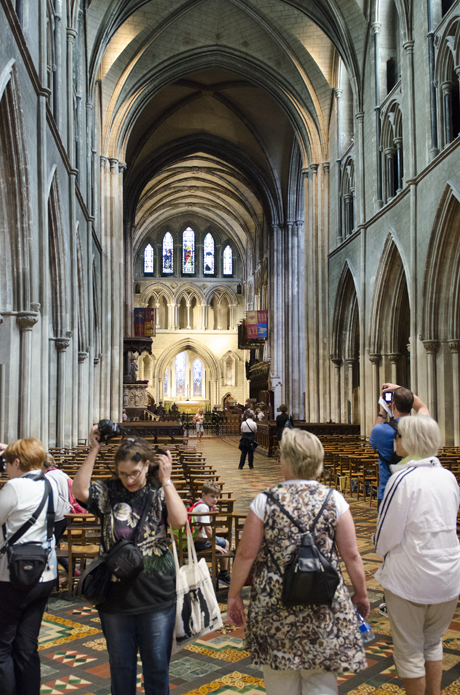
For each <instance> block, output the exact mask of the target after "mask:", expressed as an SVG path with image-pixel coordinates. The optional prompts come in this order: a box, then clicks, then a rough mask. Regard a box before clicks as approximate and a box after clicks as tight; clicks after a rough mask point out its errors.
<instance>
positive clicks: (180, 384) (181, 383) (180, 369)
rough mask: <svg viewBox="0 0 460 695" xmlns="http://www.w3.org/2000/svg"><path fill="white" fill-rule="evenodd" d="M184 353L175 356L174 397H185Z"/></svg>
mask: <svg viewBox="0 0 460 695" xmlns="http://www.w3.org/2000/svg"><path fill="white" fill-rule="evenodd" d="M185 363H186V360H185V352H180V353H179V354H178V355H176V396H185Z"/></svg>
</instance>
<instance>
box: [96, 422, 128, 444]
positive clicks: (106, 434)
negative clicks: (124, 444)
mask: <svg viewBox="0 0 460 695" xmlns="http://www.w3.org/2000/svg"><path fill="white" fill-rule="evenodd" d="M97 429H98V430H99V432H100V433H101V438H100V439H99V442H100V443H101V444H106V443H107V442H108V441H109V439H112V438H113V437H121V436H122V434H123V433H122V431H121V428H120V426H119V425H118V423H116V422H112V420H99V422H98V423H97Z"/></svg>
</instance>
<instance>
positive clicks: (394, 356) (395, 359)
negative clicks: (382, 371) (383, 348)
mask: <svg viewBox="0 0 460 695" xmlns="http://www.w3.org/2000/svg"><path fill="white" fill-rule="evenodd" d="M388 359H389V360H390V362H392V363H393V364H396V363H397V362H399V360H400V359H401V353H399V352H392V353H391V354H389V355H388Z"/></svg>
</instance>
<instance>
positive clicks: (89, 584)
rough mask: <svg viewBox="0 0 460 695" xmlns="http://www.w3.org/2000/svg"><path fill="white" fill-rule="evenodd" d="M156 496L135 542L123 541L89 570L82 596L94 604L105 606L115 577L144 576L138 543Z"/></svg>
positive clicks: (82, 582)
mask: <svg viewBox="0 0 460 695" xmlns="http://www.w3.org/2000/svg"><path fill="white" fill-rule="evenodd" d="M153 494H154V491H153V490H150V492H149V494H148V497H147V501H146V503H145V506H144V509H143V512H142V516H141V518H140V519H139V521H138V523H137V525H136V528H135V530H134V534H133V537H132V540H127V539H124V538H122V539H120V540H119V541H117V542H116V543H115V545H114V546H113V548H112V549H111V550H109V552H108V553H104V554H103V555H100V556H99V557H98V558H96V559H95V560H94V561H93V562H92V563H91V564H90V565H89V567H87V568H86V570H85V571H84V572H83V574H82V575H81V577H80V580H79V582H78V586H77V595H78V596H83V597H84V598H86V599H87V600H88V601H92V602H93V603H103V602H104V601H105V600H106V598H107V593H108V590H109V586H110V582H111V579H112V575H113V574H114V575H115V576H116V577H117V578H118V579H121V580H127V579H135V578H136V577H137V576H138V575H139V574H140V573H141V572H142V570H143V569H144V556H143V555H142V552H141V550H140V549H139V548H138V546H137V539H138V536H139V532H140V530H141V529H142V527H143V526H144V523H145V520H146V518H147V514H148V512H149V509H150V507H151V506H152V500H153Z"/></svg>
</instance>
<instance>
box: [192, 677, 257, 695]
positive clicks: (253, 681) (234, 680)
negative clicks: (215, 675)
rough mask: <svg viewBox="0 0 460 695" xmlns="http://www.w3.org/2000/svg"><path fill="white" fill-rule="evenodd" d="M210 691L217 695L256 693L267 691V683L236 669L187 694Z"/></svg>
mask: <svg viewBox="0 0 460 695" xmlns="http://www.w3.org/2000/svg"><path fill="white" fill-rule="evenodd" d="M208 693H216V695H230V694H231V693H241V695H255V693H265V684H264V682H263V680H262V679H261V678H254V676H249V675H247V674H246V673H239V672H238V671H234V672H233V673H229V674H228V675H226V676H223V677H222V678H220V679H219V680H216V681H213V682H212V683H208V684H207V685H204V686H202V687H201V688H198V689H197V690H190V692H188V693H187V695H208Z"/></svg>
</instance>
